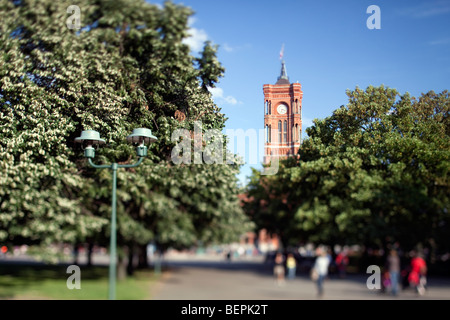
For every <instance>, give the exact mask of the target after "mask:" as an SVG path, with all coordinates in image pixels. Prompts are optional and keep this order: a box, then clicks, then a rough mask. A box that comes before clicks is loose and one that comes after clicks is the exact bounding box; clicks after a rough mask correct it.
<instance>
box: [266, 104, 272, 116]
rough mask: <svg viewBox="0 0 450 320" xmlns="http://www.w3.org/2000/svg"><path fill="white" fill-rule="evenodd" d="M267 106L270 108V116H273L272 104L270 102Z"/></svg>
mask: <svg viewBox="0 0 450 320" xmlns="http://www.w3.org/2000/svg"><path fill="white" fill-rule="evenodd" d="M267 106H268V108H269V114H272V102H271V101H268V102H267Z"/></svg>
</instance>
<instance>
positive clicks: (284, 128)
mask: <svg viewBox="0 0 450 320" xmlns="http://www.w3.org/2000/svg"><path fill="white" fill-rule="evenodd" d="M283 139H284V143H286V142H287V121H286V120H284V126H283Z"/></svg>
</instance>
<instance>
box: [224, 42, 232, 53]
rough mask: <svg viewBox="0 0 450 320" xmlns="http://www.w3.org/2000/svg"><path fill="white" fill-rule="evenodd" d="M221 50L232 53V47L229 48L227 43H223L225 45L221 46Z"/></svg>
mask: <svg viewBox="0 0 450 320" xmlns="http://www.w3.org/2000/svg"><path fill="white" fill-rule="evenodd" d="M223 49H224V50H225V51H226V52H232V51H234V49H233V47H231V46H230V45H229V44H228V43H225V44H224V45H223Z"/></svg>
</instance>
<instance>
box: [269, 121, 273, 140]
mask: <svg viewBox="0 0 450 320" xmlns="http://www.w3.org/2000/svg"><path fill="white" fill-rule="evenodd" d="M269 142H272V126H271V125H269Z"/></svg>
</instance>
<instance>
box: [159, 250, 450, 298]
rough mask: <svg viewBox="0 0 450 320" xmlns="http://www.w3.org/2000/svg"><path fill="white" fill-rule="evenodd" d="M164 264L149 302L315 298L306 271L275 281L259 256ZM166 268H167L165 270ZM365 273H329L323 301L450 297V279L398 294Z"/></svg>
mask: <svg viewBox="0 0 450 320" xmlns="http://www.w3.org/2000/svg"><path fill="white" fill-rule="evenodd" d="M163 265H164V266H165V267H166V268H167V271H165V272H164V273H163V275H162V277H161V278H160V280H159V281H158V283H157V284H156V286H154V288H153V290H152V292H151V299H152V300H313V299H314V300H315V299H317V296H316V288H315V284H314V283H313V282H312V281H311V280H310V279H309V278H308V277H307V275H306V274H300V275H298V276H297V277H296V278H295V279H294V280H286V282H285V283H284V285H281V286H280V285H277V284H276V283H275V281H274V278H273V276H272V273H271V267H270V265H268V264H265V263H264V261H263V260H262V258H261V257H257V258H251V259H245V258H244V259H240V260H237V261H231V262H227V261H224V259H223V258H222V257H217V256H209V257H208V256H198V255H190V256H187V255H185V256H183V255H179V256H173V257H170V256H169V257H165V259H164V262H163ZM166 268H165V269H166ZM368 276H369V275H367V276H366V275H364V274H362V275H347V277H346V278H345V279H340V278H338V277H337V276H330V278H329V279H327V280H326V282H325V294H324V296H323V297H322V298H321V299H326V300H380V299H381V300H386V299H392V300H395V299H397V300H411V299H420V300H423V299H432V300H450V279H446V278H431V279H429V281H428V282H429V290H428V292H427V293H426V294H425V295H424V296H417V295H416V294H415V293H414V292H413V291H412V290H410V289H406V290H403V291H401V292H400V293H399V295H398V296H397V297H392V296H390V295H388V294H383V293H381V292H380V291H379V290H369V289H368V288H367V285H366V281H367V277H368Z"/></svg>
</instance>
